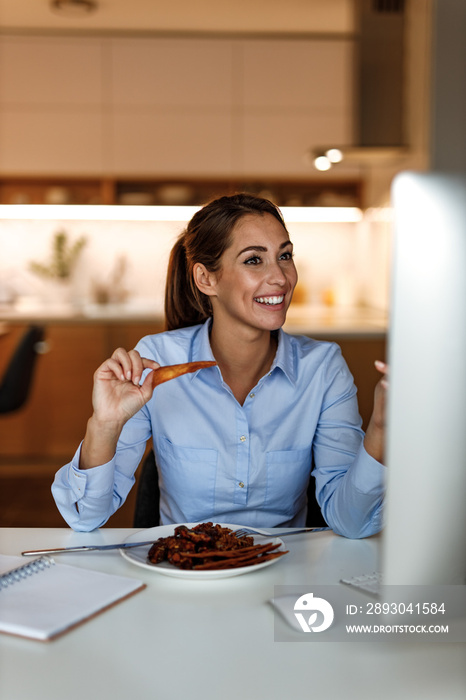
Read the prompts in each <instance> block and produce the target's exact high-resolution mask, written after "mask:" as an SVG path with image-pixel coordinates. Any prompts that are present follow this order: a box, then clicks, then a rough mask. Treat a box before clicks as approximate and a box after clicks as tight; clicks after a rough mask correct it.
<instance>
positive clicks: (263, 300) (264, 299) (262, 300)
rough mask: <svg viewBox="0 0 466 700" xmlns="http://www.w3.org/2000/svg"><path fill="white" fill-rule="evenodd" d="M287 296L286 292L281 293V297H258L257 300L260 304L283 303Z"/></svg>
mask: <svg viewBox="0 0 466 700" xmlns="http://www.w3.org/2000/svg"><path fill="white" fill-rule="evenodd" d="M284 298H285V296H284V294H281V295H280V296H279V297H256V298H255V301H257V302H259V304H272V305H273V304H281V303H282V301H283V299H284Z"/></svg>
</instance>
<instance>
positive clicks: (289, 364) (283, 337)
mask: <svg viewBox="0 0 466 700" xmlns="http://www.w3.org/2000/svg"><path fill="white" fill-rule="evenodd" d="M276 367H277V368H279V369H281V370H282V372H283V373H284V374H285V376H286V378H287V379H288V381H289V382H290V383H291V384H296V362H295V353H294V348H293V344H292V342H291V336H289V335H288V333H285V332H284V331H283V330H282V329H281V328H280V329H279V330H278V347H277V352H276V354H275V358H274V361H273V362H272V367H271V368H270V371H271V372H272V371H273V370H274V369H275V368H276Z"/></svg>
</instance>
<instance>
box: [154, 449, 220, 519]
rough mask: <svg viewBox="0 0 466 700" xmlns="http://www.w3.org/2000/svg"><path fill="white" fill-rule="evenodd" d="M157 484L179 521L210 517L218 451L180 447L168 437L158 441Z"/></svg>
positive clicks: (212, 508)
mask: <svg viewBox="0 0 466 700" xmlns="http://www.w3.org/2000/svg"><path fill="white" fill-rule="evenodd" d="M158 451H159V453H160V458H159V462H160V463H159V464H158V467H159V472H160V480H161V484H160V488H161V490H163V491H165V494H164V495H165V497H166V498H167V501H168V503H169V504H170V509H171V511H172V514H173V515H174V516H175V517H176V518H177V519H179V520H180V521H181V522H191V521H197V520H204V519H206V518H207V519H208V518H211V517H212V516H213V513H214V504H215V480H216V475H217V463H218V451H217V450H214V449H210V448H199V447H181V446H179V445H174V444H173V443H171V442H170V441H169V440H167V439H164V440H161V441H160V442H159V444H158Z"/></svg>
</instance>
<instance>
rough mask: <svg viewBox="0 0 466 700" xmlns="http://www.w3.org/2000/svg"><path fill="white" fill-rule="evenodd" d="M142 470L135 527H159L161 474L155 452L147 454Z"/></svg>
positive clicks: (135, 509)
mask: <svg viewBox="0 0 466 700" xmlns="http://www.w3.org/2000/svg"><path fill="white" fill-rule="evenodd" d="M140 469H141V473H140V475H139V479H138V486H137V492H136V505H135V508H134V518H133V527H138V528H150V527H157V525H160V513H159V505H160V491H159V473H158V469H157V464H156V463H155V455H154V451H153V450H150V452H148V453H147V456H146V457H145V459H144V460H143V462H142V465H141V467H140Z"/></svg>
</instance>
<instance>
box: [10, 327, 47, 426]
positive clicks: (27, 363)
mask: <svg viewBox="0 0 466 700" xmlns="http://www.w3.org/2000/svg"><path fill="white" fill-rule="evenodd" d="M44 335H45V332H44V329H43V328H42V327H40V326H31V327H30V328H28V329H27V331H26V332H25V333H24V335H23V337H22V338H21V340H20V341H19V343H18V345H17V346H16V349H15V350H14V352H13V355H12V357H11V359H10V362H9V364H8V366H7V368H6V370H5V372H4V374H3V377H2V379H1V381H0V413H11V412H13V411H17V410H18V409H20V408H21V407H22V406H23V405H24V404H25V402H26V401H27V398H28V396H29V392H30V389H31V385H32V379H33V376H34V370H35V365H36V360H37V355H38V351H39V349H40V343H41V342H42V341H43V339H44Z"/></svg>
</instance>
